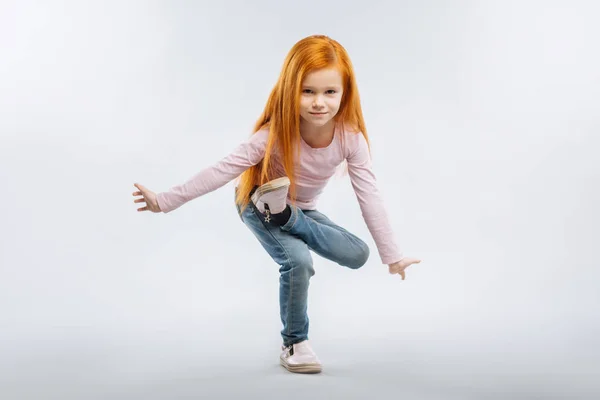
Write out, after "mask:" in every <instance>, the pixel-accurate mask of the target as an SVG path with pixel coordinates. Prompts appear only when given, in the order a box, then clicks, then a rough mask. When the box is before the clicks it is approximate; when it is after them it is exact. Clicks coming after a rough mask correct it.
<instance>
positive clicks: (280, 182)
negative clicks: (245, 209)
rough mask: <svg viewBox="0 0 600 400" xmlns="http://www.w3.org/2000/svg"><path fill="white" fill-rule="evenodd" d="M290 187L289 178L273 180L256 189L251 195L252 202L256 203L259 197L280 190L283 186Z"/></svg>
mask: <svg viewBox="0 0 600 400" xmlns="http://www.w3.org/2000/svg"><path fill="white" fill-rule="evenodd" d="M289 185H290V178H288V177H287V176H284V177H281V178H277V179H274V180H272V181H270V182H268V183H265V184H264V185H262V186H261V187H259V188H257V189H256V191H255V192H254V194H253V195H252V201H254V202H256V201H258V199H259V198H260V196H262V195H264V194H267V193H270V192H273V191H275V190H277V189H280V188H282V187H285V186H289Z"/></svg>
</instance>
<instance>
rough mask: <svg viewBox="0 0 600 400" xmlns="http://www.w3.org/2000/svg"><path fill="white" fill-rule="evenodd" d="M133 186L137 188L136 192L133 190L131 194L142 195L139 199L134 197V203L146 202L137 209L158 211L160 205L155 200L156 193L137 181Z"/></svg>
mask: <svg viewBox="0 0 600 400" xmlns="http://www.w3.org/2000/svg"><path fill="white" fill-rule="evenodd" d="M133 186H135V187H136V188H138V189H139V191H138V192H133V196H143V197H142V198H141V199H135V200H134V201H133V202H134V203H146V206H145V207H142V208H138V211H152V212H155V213H158V212H160V211H161V210H160V206H159V205H158V201H157V200H156V194H155V193H154V192H153V191H152V190H150V189H147V188H146V187H144V186H142V185H140V184H139V183H134V184H133Z"/></svg>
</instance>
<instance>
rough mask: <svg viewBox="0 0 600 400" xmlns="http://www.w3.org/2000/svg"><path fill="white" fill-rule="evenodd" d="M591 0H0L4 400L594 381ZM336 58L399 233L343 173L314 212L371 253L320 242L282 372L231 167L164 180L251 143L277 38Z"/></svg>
mask: <svg viewBox="0 0 600 400" xmlns="http://www.w3.org/2000/svg"><path fill="white" fill-rule="evenodd" d="M599 13H600V5H599V4H598V3H597V2H594V1H588V2H585V1H573V0H571V1H541V0H540V1H502V2H501V1H458V0H456V1H419V2H417V1H413V2H408V1H369V2H356V3H352V2H348V1H342V0H329V1H327V2H321V1H319V2H317V1H303V2H293V3H292V2H289V3H288V2H283V1H282V2H276V1H274V0H269V1H251V2H245V1H223V2H215V1H211V2H208V1H206V2H203V1H120V2H117V1H111V2H107V1H96V2H92V1H74V0H73V1H24V0H21V1H18V2H17V1H10V0H8V1H6V0H5V1H2V3H1V6H0V183H1V184H0V194H1V197H0V205H1V208H2V218H1V220H0V221H1V223H0V397H1V398H3V399H34V398H35V399H55V398H56V399H70V398H73V399H75V398H77V399H96V398H97V399H109V398H110V399H117V398H118V399H128V400H130V399H137V398H139V399H155V398H156V399H175V398H204V397H206V398H274V397H275V396H277V397H282V398H283V397H285V398H290V399H293V398H298V399H300V398H307V396H310V397H311V398H337V397H339V398H348V399H349V398H367V397H368V398H377V399H382V398H415V399H444V400H445V399H492V398H495V399H518V398H523V399H531V398H568V399H580V398H581V399H583V398H592V397H595V396H599V395H600V384H599V383H598V379H599V377H600V360H599V359H600V343H599V340H598V336H599V334H600V322H599V314H600V312H599V309H600V307H599V306H600V294H599V293H600V290H599V286H600V283H599V282H600V272H599V269H598V266H599V262H598V259H597V257H596V252H595V251H594V250H595V249H594V246H597V245H598V239H599V238H600V235H599V233H600V232H599V228H598V226H599V224H600V218H599V217H600V212H599V211H598V205H599V204H600V185H599V178H600V161H599V160H598V158H597V157H598V153H599V150H600V136H599V133H600V132H599V131H600V129H599V128H600V111H599V110H600V101H599V98H600V52H599V51H598V42H599V39H600V28H599V25H598V23H597V21H598V14H599ZM315 33H320V34H326V35H329V36H331V37H332V38H334V39H336V40H338V41H339V42H340V43H341V44H342V45H343V46H344V47H345V48H346V49H347V50H348V52H349V54H350V56H351V57H352V61H353V63H354V67H355V70H356V76H357V81H358V85H359V90H360V95H361V99H362V104H363V112H364V115H365V118H366V123H367V129H368V133H369V135H370V138H371V140H372V146H373V147H372V148H373V157H374V168H375V172H376V174H377V176H378V180H379V185H380V188H381V191H382V193H383V194H384V196H385V200H386V204H387V205H388V210H389V214H390V218H391V219H392V224H393V227H394V229H395V231H396V234H397V238H398V241H399V244H400V246H401V248H402V250H403V251H404V252H405V253H406V254H407V255H409V256H414V257H418V258H421V259H422V260H423V261H422V263H421V264H420V265H417V266H412V267H410V268H409V269H408V270H407V279H406V280H405V281H402V280H401V278H400V277H399V276H397V275H396V276H392V275H389V273H388V272H387V266H385V265H382V264H381V262H380V259H379V255H378V254H377V251H376V248H375V245H374V242H373V240H372V238H371V237H370V235H369V232H368V230H367V228H366V225H365V224H364V221H363V220H362V217H361V214H360V209H359V207H358V204H357V201H356V198H355V197H354V193H353V192H352V189H351V186H350V182H349V178H348V177H347V176H344V177H336V178H334V179H332V181H331V183H330V185H329V186H328V188H327V189H326V192H325V194H324V195H323V197H322V198H321V200H320V204H319V210H320V211H322V212H324V213H325V214H327V215H328V216H329V217H330V218H332V219H333V220H334V221H336V222H337V223H339V224H341V225H342V226H344V227H346V228H347V229H349V230H351V231H353V232H354V233H356V234H358V235H359V236H360V237H361V238H363V239H364V240H365V241H367V243H368V244H369V245H370V247H371V249H372V253H371V254H372V256H371V258H370V260H369V262H368V263H367V265H365V266H364V267H363V268H362V269H360V270H358V271H352V270H349V269H346V268H343V267H340V266H339V265H337V264H334V263H332V262H329V261H327V260H324V259H322V258H320V257H319V256H317V255H314V262H315V269H316V275H315V276H314V277H313V278H312V280H311V287H310V292H309V315H310V321H311V330H310V335H309V336H310V339H311V342H312V344H313V347H314V349H315V350H316V351H317V354H318V355H319V357H320V358H321V360H322V361H323V366H324V371H323V373H322V374H320V375H316V376H302V375H294V374H290V373H288V372H287V371H285V370H284V369H283V368H282V367H280V366H279V365H278V357H279V346H280V344H281V338H280V334H279V330H280V329H281V323H280V321H279V305H278V278H279V275H278V266H277V265H276V264H275V263H274V262H273V261H272V260H271V259H270V257H269V256H268V255H267V254H266V253H265V252H264V251H263V249H262V247H261V246H260V244H259V243H258V241H257V240H256V239H255V238H254V236H253V235H252V234H251V232H250V231H249V230H248V229H247V228H246V227H245V226H244V225H243V224H242V223H241V222H240V220H239V218H238V216H237V214H236V212H235V207H234V204H233V183H230V184H228V185H227V186H225V187H223V188H221V189H219V190H217V191H215V192H212V193H210V194H208V195H206V196H204V197H202V198H199V199H195V200H194V201H192V202H190V203H187V204H186V205H184V206H182V207H181V208H180V209H178V210H176V211H174V212H173V213H170V214H168V215H165V214H151V213H149V212H145V213H139V212H137V211H136V209H137V208H138V207H139V205H138V204H134V203H133V197H132V195H131V194H132V192H133V191H134V190H135V188H134V186H133V183H135V182H139V183H142V184H143V185H146V186H147V187H149V188H150V189H152V190H154V191H157V192H159V191H163V190H168V189H169V188H170V187H171V186H174V185H177V184H180V183H182V182H184V181H185V180H187V179H188V178H190V177H191V176H192V175H194V174H195V173H196V172H198V171H200V170H201V169H202V168H205V167H207V166H210V165H212V163H214V162H216V161H218V160H219V159H220V158H221V157H224V156H225V155H227V154H228V152H229V151H231V150H232V149H233V148H234V147H235V146H236V145H237V144H238V143H239V142H240V141H241V140H245V139H246V138H247V137H248V135H249V134H250V133H251V129H252V127H253V125H254V123H255V121H256V119H257V118H258V116H259V114H260V112H261V111H262V109H263V107H264V104H265V102H266V100H267V96H268V94H269V92H270V90H271V88H272V87H273V85H274V84H275V81H276V79H277V76H278V74H279V71H280V68H281V65H282V63H283V60H284V58H285V55H286V54H287V52H288V50H289V49H290V48H291V47H292V46H293V44H294V43H295V42H296V41H298V40H300V39H301V38H303V37H305V36H308V35H311V34H315Z"/></svg>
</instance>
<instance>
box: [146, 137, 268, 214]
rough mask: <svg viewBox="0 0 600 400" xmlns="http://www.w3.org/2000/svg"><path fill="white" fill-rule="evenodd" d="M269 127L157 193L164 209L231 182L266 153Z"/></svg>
mask: <svg viewBox="0 0 600 400" xmlns="http://www.w3.org/2000/svg"><path fill="white" fill-rule="evenodd" d="M268 133H269V132H268V130H261V131H258V132H256V133H255V134H253V135H251V136H250V138H248V139H247V140H246V141H244V142H243V143H241V144H239V145H238V146H237V147H236V148H235V149H234V150H233V151H232V152H231V153H230V154H229V155H227V156H226V157H224V158H222V159H221V160H219V161H218V162H216V163H215V164H213V165H212V166H209V167H207V168H205V169H203V170H202V171H200V172H198V173H197V174H196V175H194V176H192V177H191V178H190V179H189V180H187V181H186V182H184V183H182V184H180V185H177V186H173V187H172V188H171V189H170V190H169V191H166V192H161V193H158V194H157V201H158V205H159V206H160V209H161V211H162V212H164V213H165V214H166V213H169V212H171V211H173V210H175V209H177V208H179V207H181V206H182V205H183V204H185V203H187V202H188V201H190V200H193V199H195V198H197V197H200V196H203V195H205V194H207V193H210V192H212V191H214V190H216V189H218V188H220V187H222V186H224V185H225V184H227V183H229V182H230V181H232V180H233V179H235V178H236V177H238V176H239V175H241V174H242V173H243V172H244V171H245V170H247V169H248V168H250V167H251V166H253V165H256V164H258V163H259V162H260V161H261V160H262V159H263V158H264V154H265V148H266V143H267V137H268Z"/></svg>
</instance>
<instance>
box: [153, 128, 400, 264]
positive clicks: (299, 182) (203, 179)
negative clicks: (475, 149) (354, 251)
mask: <svg viewBox="0 0 600 400" xmlns="http://www.w3.org/2000/svg"><path fill="white" fill-rule="evenodd" d="M268 134H269V131H268V129H263V130H260V131H258V132H256V133H255V134H253V135H251V136H250V137H249V138H248V139H247V140H245V141H243V142H242V143H241V144H239V145H238V146H237V147H236V148H235V149H234V150H233V151H232V152H231V153H230V154H229V155H227V156H226V157H224V158H223V159H221V160H220V161H218V162H217V163H215V164H213V165H212V166H209V167H207V168H205V169H203V170H202V171H200V172H199V173H197V174H196V175H194V176H193V177H192V178H190V179H189V180H188V181H187V182H185V183H183V184H181V185H178V186H174V187H172V188H171V189H170V190H169V191H167V192H161V193H158V194H157V200H158V204H159V206H160V209H161V211H162V212H164V213H168V212H170V211H173V210H175V209H176V208H178V207H180V206H182V205H183V204H184V203H186V202H188V201H190V200H193V199H195V198H197V197H200V196H202V195H205V194H207V193H209V192H212V191H214V190H216V189H218V188H220V187H222V186H224V185H225V184H227V183H228V182H230V181H232V180H234V179H235V178H238V177H239V175H241V174H242V173H243V172H244V171H245V170H246V169H248V168H249V167H251V166H253V165H256V164H258V163H259V162H260V161H261V160H262V159H263V157H264V154H265V149H266V144H267V137H268ZM300 144H301V146H302V148H301V152H300V160H299V161H300V162H299V163H298V164H297V165H296V170H295V172H296V206H297V207H299V208H301V209H303V210H314V209H316V207H317V200H318V198H319V196H320V195H321V193H322V192H323V190H324V188H325V186H326V185H327V183H328V181H329V179H330V178H331V177H333V175H334V174H335V172H336V171H337V168H338V166H340V164H341V163H342V162H343V161H344V160H346V162H347V165H348V174H349V176H350V181H351V184H352V187H353V189H354V192H355V194H356V198H357V200H358V202H359V205H360V209H361V212H362V216H363V218H364V220H365V223H366V225H367V228H368V229H369V232H370V233H371V235H372V237H373V240H374V241H375V244H376V246H377V250H378V252H379V256H380V258H381V261H382V263H384V264H392V263H394V262H396V261H400V260H401V259H402V258H403V254H402V252H401V251H400V249H399V247H398V245H397V243H396V240H395V237H394V232H393V230H392V227H391V226H390V223H389V220H388V215H387V212H386V208H385V205H384V202H383V199H382V196H381V194H380V192H379V190H378V188H377V181H376V177H375V174H374V173H373V170H372V166H371V158H370V154H369V148H368V145H367V142H366V140H365V137H364V136H363V135H362V134H361V133H356V132H352V131H347V130H343V129H341V128H336V129H335V133H334V137H333V140H332V142H331V143H330V144H329V145H328V146H327V147H322V148H314V147H311V146H309V145H308V144H307V143H306V142H305V141H304V140H303V139H301V141H300ZM272 161H273V162H274V164H273V165H274V168H275V171H276V173H277V176H284V175H285V171H284V169H283V166H282V165H281V162H280V158H279V157H278V153H275V155H274V157H273V158H272ZM288 202H290V201H289V199H288Z"/></svg>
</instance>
